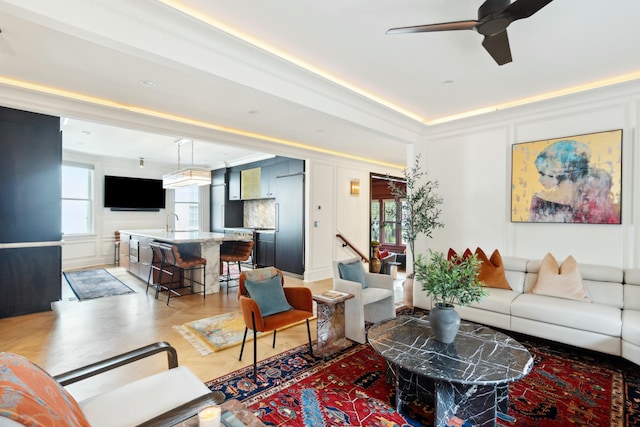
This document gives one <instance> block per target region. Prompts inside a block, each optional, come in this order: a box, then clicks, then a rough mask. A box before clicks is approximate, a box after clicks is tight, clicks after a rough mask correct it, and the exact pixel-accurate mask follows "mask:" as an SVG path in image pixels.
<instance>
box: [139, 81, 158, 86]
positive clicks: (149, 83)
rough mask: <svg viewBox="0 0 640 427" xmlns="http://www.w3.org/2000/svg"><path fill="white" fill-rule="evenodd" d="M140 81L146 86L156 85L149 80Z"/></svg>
mask: <svg viewBox="0 0 640 427" xmlns="http://www.w3.org/2000/svg"><path fill="white" fill-rule="evenodd" d="M140 83H142V85H143V86H147V87H154V86H155V85H156V84H155V83H154V82H152V81H151V80H142V81H141V82H140Z"/></svg>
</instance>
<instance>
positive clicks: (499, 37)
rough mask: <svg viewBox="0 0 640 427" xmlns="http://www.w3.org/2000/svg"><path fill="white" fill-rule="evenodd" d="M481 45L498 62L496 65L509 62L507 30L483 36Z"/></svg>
mask: <svg viewBox="0 0 640 427" xmlns="http://www.w3.org/2000/svg"><path fill="white" fill-rule="evenodd" d="M482 46H484V48H485V49H486V50H487V52H489V54H490V55H491V57H492V58H493V59H494V60H495V61H496V62H497V63H498V65H504V64H506V63H508V62H511V61H512V59H511V48H510V47H509V37H507V30H504V31H501V32H499V33H496V34H493V35H489V36H484V40H483V41H482Z"/></svg>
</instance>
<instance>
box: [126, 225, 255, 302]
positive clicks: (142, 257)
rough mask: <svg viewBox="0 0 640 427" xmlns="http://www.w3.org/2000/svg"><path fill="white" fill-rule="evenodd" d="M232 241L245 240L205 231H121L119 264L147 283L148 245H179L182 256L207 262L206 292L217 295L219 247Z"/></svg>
mask: <svg viewBox="0 0 640 427" xmlns="http://www.w3.org/2000/svg"><path fill="white" fill-rule="evenodd" d="M233 240H245V237H243V236H239V235H235V234H223V233H210V232H204V231H165V230H162V229H151V230H120V265H121V266H123V267H125V268H126V269H127V270H128V271H129V272H130V273H132V274H134V275H136V276H138V277H139V278H140V279H142V280H144V281H145V282H146V281H147V280H148V278H149V271H150V269H151V267H150V266H151V261H152V259H153V252H152V250H151V246H149V244H150V243H151V242H153V241H156V242H163V243H171V244H173V245H176V246H178V249H179V250H180V253H181V254H184V255H191V256H199V257H202V258H205V259H206V260H207V267H206V269H205V280H206V284H207V289H206V292H207V294H212V293H217V292H219V291H220V245H221V244H222V242H224V241H233ZM197 290H198V289H196V291H197Z"/></svg>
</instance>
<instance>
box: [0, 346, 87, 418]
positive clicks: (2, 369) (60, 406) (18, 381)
mask: <svg viewBox="0 0 640 427" xmlns="http://www.w3.org/2000/svg"><path fill="white" fill-rule="evenodd" d="M0 402H2V405H0V406H1V410H0V413H1V414H2V415H1V416H4V417H6V418H9V419H11V420H14V421H17V422H19V423H21V424H23V425H25V426H51V427H55V426H60V427H62V426H65V427H66V426H87V427H88V426H90V425H91V424H89V421H88V420H87V419H86V417H85V415H84V413H83V412H82V410H81V409H80V405H78V403H77V402H76V401H75V399H74V398H73V397H72V396H71V394H69V392H67V391H66V390H65V389H64V387H62V386H61V385H60V384H59V383H58V382H57V381H56V380H54V379H53V377H51V375H49V374H48V373H46V372H45V371H44V370H43V369H41V368H40V367H39V366H38V365H36V364H35V363H33V362H31V361H29V360H28V359H26V358H25V357H23V356H20V355H18V354H13V353H0Z"/></svg>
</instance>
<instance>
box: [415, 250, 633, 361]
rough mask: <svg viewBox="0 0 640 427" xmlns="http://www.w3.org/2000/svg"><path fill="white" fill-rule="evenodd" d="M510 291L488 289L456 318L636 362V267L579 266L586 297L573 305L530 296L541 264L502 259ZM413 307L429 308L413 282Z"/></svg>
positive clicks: (542, 296) (425, 296)
mask: <svg viewBox="0 0 640 427" xmlns="http://www.w3.org/2000/svg"><path fill="white" fill-rule="evenodd" d="M502 263H503V265H504V268H505V276H506V278H507V280H508V282H509V285H510V286H511V290H508V289H497V288H487V290H488V292H489V294H488V296H487V297H486V298H484V299H483V300H482V301H481V302H479V303H474V304H471V305H468V306H466V307H457V308H456V310H457V311H458V313H460V317H461V318H462V319H465V320H469V321H472V322H477V323H482V324H485V325H489V326H494V327H497V328H500V329H504V330H508V331H515V332H521V333H524V334H527V335H532V336H536V337H540V338H545V339H549V340H553V341H557V342H561V343H565V344H570V345H574V346H577V347H582V348H587V349H591V350H596V351H599V352H602V353H608V354H612V355H616V356H622V357H624V358H626V359H628V360H630V361H632V362H634V363H636V364H640V269H634V270H626V271H625V270H623V269H621V268H617V267H610V266H601V265H592V264H580V265H579V271H580V274H581V276H582V280H583V283H584V287H585V290H586V294H587V297H588V298H589V300H590V301H591V302H584V301H577V300H572V299H566V298H559V297H553V296H546V295H538V294H533V293H531V289H532V288H533V286H534V284H535V283H536V279H537V275H538V271H539V268H540V263H541V261H540V260H528V259H524V258H514V257H506V256H503V257H502ZM413 303H414V306H415V307H419V308H423V309H427V310H428V309H431V307H432V301H431V298H429V297H427V295H426V293H425V292H424V291H423V290H422V285H421V284H420V283H416V284H415V285H414V287H413Z"/></svg>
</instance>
